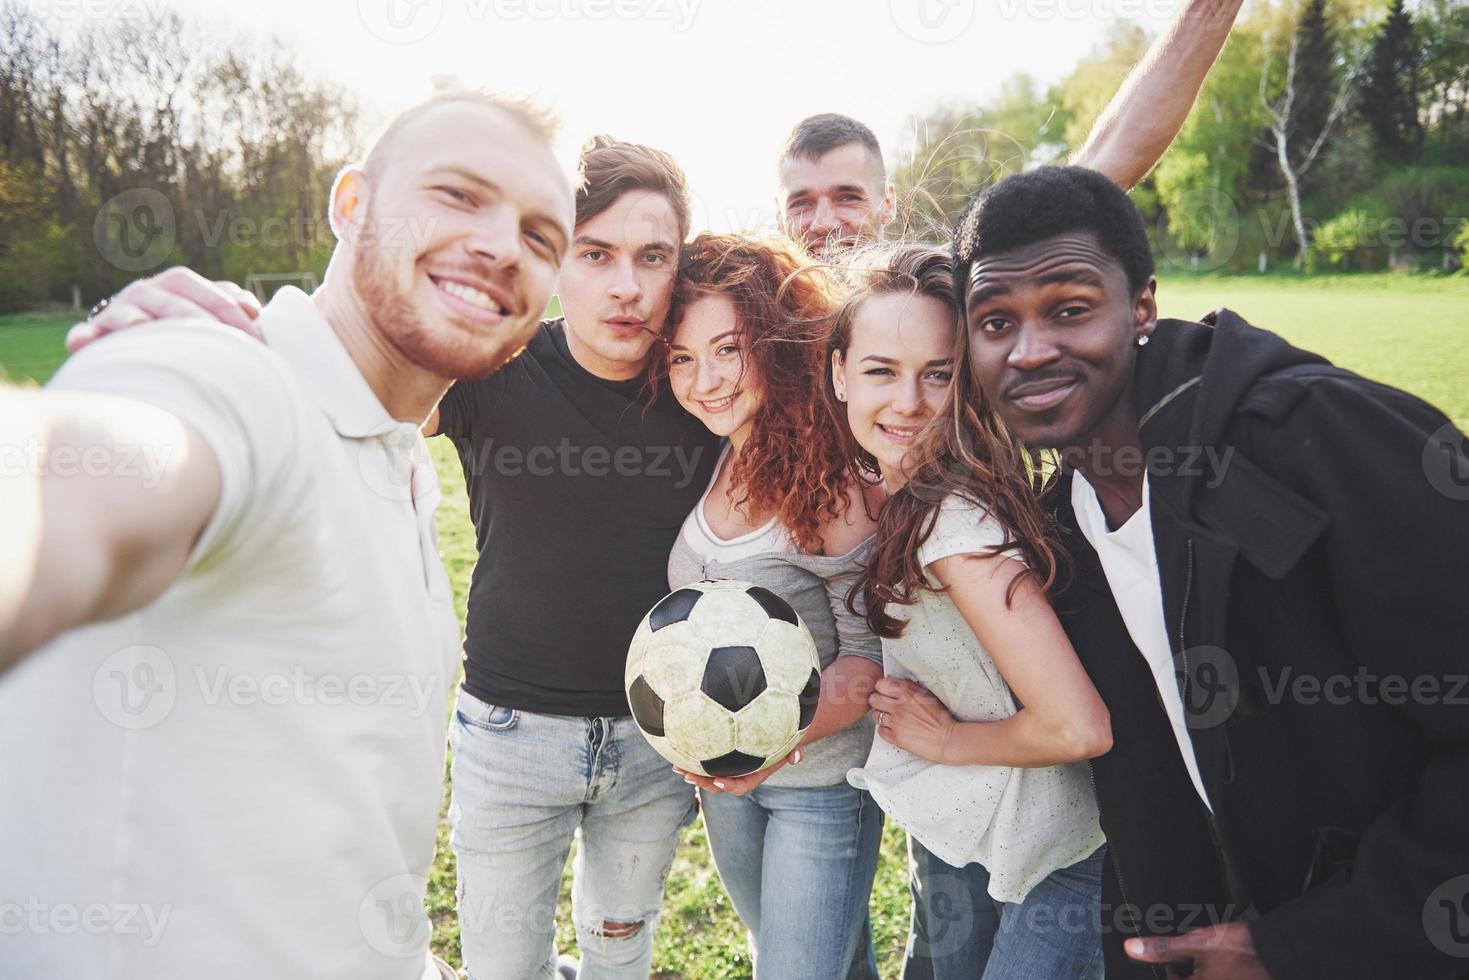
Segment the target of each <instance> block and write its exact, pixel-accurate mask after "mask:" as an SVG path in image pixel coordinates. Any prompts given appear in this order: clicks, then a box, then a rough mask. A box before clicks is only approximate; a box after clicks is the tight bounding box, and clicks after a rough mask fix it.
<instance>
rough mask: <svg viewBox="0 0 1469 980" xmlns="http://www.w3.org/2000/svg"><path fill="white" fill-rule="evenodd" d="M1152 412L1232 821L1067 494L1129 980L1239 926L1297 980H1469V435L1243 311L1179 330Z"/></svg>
mask: <svg viewBox="0 0 1469 980" xmlns="http://www.w3.org/2000/svg"><path fill="white" fill-rule="evenodd" d="M1136 393H1137V397H1138V406H1139V417H1140V418H1141V419H1142V424H1141V428H1140V431H1141V435H1142V442H1143V446H1144V449H1145V451H1146V453H1147V466H1148V474H1149V481H1150V489H1151V506H1152V526H1153V533H1154V539H1155V547H1156V551H1157V556H1158V566H1159V573H1160V578H1161V581H1162V587H1163V604H1164V613H1165V618H1166V622H1167V623H1168V627H1169V632H1170V642H1171V644H1172V646H1173V654H1174V658H1175V665H1176V669H1177V673H1178V676H1179V682H1180V685H1181V686H1182V690H1183V695H1184V704H1185V712H1186V717H1187V720H1188V724H1189V727H1190V734H1191V737H1192V741H1193V745H1194V749H1195V752H1196V754H1197V757H1198V760H1199V766H1200V770H1201V773H1202V777H1203V780H1204V785H1205V788H1206V789H1207V791H1208V794H1209V798H1210V800H1211V802H1212V803H1213V806H1214V814H1213V818H1212V819H1211V818H1210V815H1209V812H1208V810H1207V808H1205V807H1204V806H1203V804H1202V803H1201V802H1200V800H1199V798H1198V795H1197V793H1196V792H1195V790H1194V788H1193V785H1192V783H1191V782H1190V780H1189V778H1188V775H1187V773H1186V771H1185V769H1184V767H1183V762H1182V759H1181V756H1180V754H1179V752H1178V749H1177V745H1176V743H1175V741H1174V738H1173V735H1172V731H1171V729H1170V727H1169V725H1168V722H1167V719H1166V716H1165V714H1164V711H1163V708H1162V704H1161V701H1159V699H1158V697H1157V691H1156V688H1155V686H1154V683H1153V680H1152V675H1151V674H1150V673H1149V671H1148V669H1147V667H1146V665H1145V663H1144V661H1143V657H1142V654H1141V653H1140V652H1139V651H1138V650H1137V648H1136V647H1135V646H1134V645H1133V643H1132V641H1131V639H1130V638H1129V636H1128V634H1127V630H1126V627H1125V626H1124V625H1123V622H1122V619H1121V616H1120V614H1119V612H1118V610H1117V606H1116V604H1115V602H1114V601H1113V599H1112V595H1111V593H1110V591H1109V590H1108V586H1107V582H1106V579H1105V576H1104V575H1103V573H1102V570H1101V566H1100V563H1099V562H1098V559H1097V555H1096V552H1095V551H1093V550H1092V548H1091V547H1090V545H1088V544H1087V542H1086V539H1085V538H1084V537H1083V536H1082V535H1081V533H1080V531H1079V530H1078V528H1077V524H1076V519H1075V515H1074V513H1072V510H1071V505H1070V498H1071V475H1070V473H1067V472H1063V473H1062V474H1061V476H1060V478H1059V479H1058V480H1057V481H1056V483H1055V484H1054V485H1053V486H1052V488H1051V489H1050V491H1049V492H1048V494H1047V500H1048V501H1049V503H1050V506H1051V508H1052V510H1053V512H1054V513H1055V515H1056V517H1057V520H1058V523H1059V525H1060V528H1061V534H1062V538H1063V543H1064V544H1065V545H1066V547H1067V550H1068V551H1069V553H1070V554H1071V555H1072V556H1073V558H1074V560H1075V567H1074V569H1073V570H1072V573H1071V575H1070V578H1069V580H1067V581H1065V582H1064V584H1063V586H1062V587H1061V588H1060V589H1059V590H1058V592H1057V594H1056V596H1055V605H1056V609H1057V613H1058V614H1059V615H1060V617H1061V619H1062V621H1063V623H1064V624H1065V626H1066V629H1067V632H1068V634H1069V635H1070V637H1071V640H1072V642H1073V644H1074V645H1075V647H1076V650H1077V653H1078V655H1079V656H1080V658H1081V660H1082V662H1083V663H1084V665H1085V666H1086V669H1087V671H1088V672H1089V674H1090V675H1091V678H1092V680H1093V682H1094V683H1095V684H1096V686H1097V689H1098V690H1099V691H1100V693H1101V695H1102V697H1103V699H1104V700H1105V701H1106V703H1107V706H1108V709H1109V710H1110V713H1111V718H1112V726H1113V740H1114V741H1113V748H1112V750H1111V751H1110V752H1108V753H1107V754H1106V755H1104V756H1102V757H1100V758H1098V759H1096V760H1094V762H1093V763H1092V769H1093V776H1094V781H1095V784H1096V791H1097V799H1098V804H1099V806H1100V808H1101V814H1102V827H1103V829H1104V830H1105V832H1106V834H1107V839H1108V842H1109V854H1108V861H1109V865H1111V867H1110V868H1109V871H1108V875H1107V878H1106V879H1105V885H1104V887H1105V891H1104V895H1103V901H1104V907H1103V929H1104V945H1105V947H1106V954H1107V974H1108V976H1109V977H1149V976H1158V977H1161V976H1162V973H1161V971H1155V970H1154V969H1153V968H1151V967H1149V966H1147V965H1144V964H1138V963H1136V962H1134V961H1131V960H1129V959H1128V958H1127V957H1126V956H1125V955H1124V954H1123V952H1122V941H1123V940H1124V939H1126V938H1127V937H1128V936H1130V935H1139V934H1141V935H1166V934H1176V933H1180V932H1187V931H1191V930H1193V929H1196V928H1200V927H1202V926H1206V925H1211V924H1214V923H1216V922H1218V921H1223V920H1231V919H1243V920H1245V921H1249V922H1250V923H1251V926H1250V928H1251V932H1252V935H1253V937H1254V940H1255V944H1256V948H1257V950H1258V953H1259V955H1260V958H1261V960H1262V962H1263V963H1264V965H1265V967H1266V968H1267V969H1268V970H1269V971H1270V972H1271V974H1272V975H1273V976H1274V977H1275V978H1276V980H1322V978H1332V980H1341V978H1362V980H1368V978H1371V980H1382V978H1393V980H1396V978H1400V977H1401V978H1413V980H1435V978H1444V980H1448V978H1459V977H1469V959H1466V958H1460V957H1463V956H1465V955H1466V954H1469V897H1466V896H1469V878H1466V879H1464V880H1463V881H1462V882H1455V881H1454V879H1455V878H1456V877H1457V876H1460V875H1469V685H1466V675H1469V502H1466V498H1469V488H1463V487H1459V486H1458V485H1457V484H1453V483H1446V482H1445V471H1448V473H1449V474H1450V475H1452V472H1453V471H1452V470H1451V469H1450V464H1451V461H1450V460H1447V459H1444V458H1443V457H1442V452H1443V450H1442V447H1441V445H1440V444H1439V443H1437V442H1436V441H1435V438H1437V439H1443V438H1444V437H1446V436H1448V437H1450V438H1453V439H1454V440H1455V441H1454V442H1453V443H1452V444H1453V445H1454V446H1455V447H1457V446H1459V445H1461V443H1459V442H1458V441H1457V440H1458V439H1459V438H1461V437H1459V436H1457V433H1456V432H1455V431H1454V430H1453V429H1452V428H1451V427H1450V428H1448V429H1445V428H1444V427H1445V426H1448V425H1449V423H1448V421H1447V419H1446V418H1445V417H1444V415H1443V414H1442V413H1440V412H1439V411H1437V410H1436V409H1434V408H1433V407H1431V406H1429V405H1428V404H1426V403H1425V402H1423V401H1421V400H1420V399H1418V398H1415V397H1413V396H1411V395H1408V394H1405V393H1404V392H1401V391H1398V390H1396V389H1393V388H1389V387H1387V386H1385V385H1381V384H1377V383H1375V382H1372V381H1368V380H1367V379H1365V378H1362V377H1359V376H1357V375H1355V374H1352V373H1351V372H1349V371H1345V370H1341V369H1339V368H1336V367H1333V366H1332V365H1330V364H1329V363H1328V362H1326V361H1325V360H1323V359H1322V358H1320V357H1317V356H1316V355H1314V354H1309V353H1307V352H1304V351H1301V350H1298V349H1296V348H1294V347H1291V346H1290V345H1289V344H1287V343H1286V342H1285V341H1283V340H1281V339H1280V338H1279V337H1277V336H1276V335H1274V334H1271V333H1268V332H1265V331H1262V330H1258V329H1256V328H1254V327H1252V326H1250V325H1249V324H1247V323H1245V322H1244V321H1243V320H1242V319H1240V318H1239V317H1238V316H1236V315H1234V314H1232V313H1230V312H1229V311H1227V310H1223V311H1220V312H1219V313H1217V314H1215V315H1213V316H1211V317H1209V318H1207V322H1206V323H1203V324H1199V323H1188V322H1184V321H1178V320H1164V321H1161V322H1159V324H1158V327H1157V331H1156V332H1155V333H1154V334H1153V337H1152V341H1151V343H1150V344H1149V345H1148V346H1147V347H1145V348H1143V349H1141V350H1140V351H1139V352H1138V366H1137V374H1136ZM1435 454H1437V455H1435ZM1460 478H1462V476H1461V477H1460ZM1461 489H1462V490H1464V491H1465V492H1459V491H1460V490H1461ZM1398 678H1401V680H1398ZM1414 685H1417V687H1416V688H1415V686H1414ZM1460 885H1462V886H1463V887H1459V886H1460Z"/></svg>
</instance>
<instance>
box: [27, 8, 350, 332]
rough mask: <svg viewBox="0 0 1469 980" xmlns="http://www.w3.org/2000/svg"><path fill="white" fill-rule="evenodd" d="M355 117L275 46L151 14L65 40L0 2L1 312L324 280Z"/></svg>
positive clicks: (334, 89)
mask: <svg viewBox="0 0 1469 980" xmlns="http://www.w3.org/2000/svg"><path fill="white" fill-rule="evenodd" d="M360 114H361V110H360V107H359V105H358V103H357V101H356V100H355V99H354V98H352V97H351V95H350V94H348V93H346V92H345V91H343V90H342V89H341V88H340V87H339V86H337V85H334V84H332V83H331V82H329V81H326V80H323V79H321V78H318V77H316V76H315V75H313V74H312V73H311V72H310V71H308V70H307V69H305V68H304V67H303V66H302V63H301V59H300V57H299V55H298V53H297V52H295V51H294V50H292V49H291V48H290V47H289V46H287V45H285V44H283V43H281V42H279V41H276V40H249V39H245V40H239V39H234V40H231V41H230V42H229V43H228V44H227V45H225V44H220V43H219V42H217V41H215V40H213V39H211V37H210V36H209V35H207V34H206V33H205V31H204V30H203V29H202V27H201V26H199V25H196V24H193V23H191V22H188V21H186V20H184V19H183V18H181V17H180V16H179V15H178V14H177V13H175V12H156V13H144V12H143V11H142V10H139V11H137V12H135V13H134V14H132V15H130V16H128V17H124V18H116V19H113V20H109V21H107V22H105V23H102V24H93V25H91V26H82V27H80V28H76V29H73V30H71V31H66V32H63V31H59V30H55V29H53V28H52V27H51V26H50V25H49V24H48V23H47V22H45V21H42V20H41V19H40V18H39V17H38V16H37V14H36V13H35V12H34V11H33V10H32V9H30V8H28V7H26V6H23V5H21V4H18V3H14V2H3V3H0V311H5V310H15V309H24V308H28V307H33V306H36V305H38V304H41V303H46V302H52V301H69V300H71V298H72V293H73V288H75V289H76V291H77V293H78V294H79V295H80V297H81V298H82V302H83V303H84V305H90V304H91V303H92V302H93V301H94V300H95V299H96V298H98V297H101V296H106V295H109V294H110V293H112V292H114V291H116V290H117V289H118V288H120V287H121V286H122V285H124V284H126V283H127V282H128V281H129V280H131V279H132V278H134V277H136V276H137V275H139V274H140V273H142V272H145V271H149V270H151V269H154V268H157V267H159V266H160V265H165V264H175V263H182V264H186V265H189V266H191V267H193V268H195V269H197V270H199V271H200V272H202V273H203V274H205V275H207V276H210V277H211V278H220V279H224V278H228V279H233V280H235V281H237V282H239V281H242V280H243V279H244V278H245V277H246V276H247V275H249V274H251V273H259V272H290V273H300V272H305V273H314V274H316V275H320V273H321V272H322V271H323V270H324V269H325V266H326V261H327V258H328V257H329V256H330V254H331V246H332V238H331V234H330V230H329V229H328V228H327V227H326V225H325V221H326V211H327V200H326V198H327V189H328V187H329V184H330V181H331V179H332V176H333V175H334V174H335V173H336V171H337V169H338V168H339V167H340V166H341V165H342V163H343V162H344V161H345V160H346V159H348V158H349V156H350V153H351V151H352V149H353V148H354V145H355V143H356V139H357V135H358V134H357V128H358V122H359V118H360Z"/></svg>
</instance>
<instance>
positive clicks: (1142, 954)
mask: <svg viewBox="0 0 1469 980" xmlns="http://www.w3.org/2000/svg"><path fill="white" fill-rule="evenodd" d="M1122 948H1123V949H1125V950H1126V951H1127V955H1128V956H1131V957H1132V958H1133V959H1135V960H1141V961H1142V962H1144V963H1169V962H1172V961H1173V960H1176V959H1178V958H1179V957H1180V956H1185V955H1187V954H1189V953H1192V952H1194V944H1193V943H1191V942H1189V939H1188V936H1149V937H1148V938H1146V939H1129V940H1128V941H1127V942H1126V943H1124V944H1123V946H1122Z"/></svg>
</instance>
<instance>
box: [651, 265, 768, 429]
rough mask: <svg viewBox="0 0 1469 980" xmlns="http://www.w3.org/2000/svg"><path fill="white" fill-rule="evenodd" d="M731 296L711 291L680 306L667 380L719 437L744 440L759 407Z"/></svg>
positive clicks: (682, 401) (682, 402)
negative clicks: (680, 315) (680, 316)
mask: <svg viewBox="0 0 1469 980" xmlns="http://www.w3.org/2000/svg"><path fill="white" fill-rule="evenodd" d="M738 328H739V324H738V321H737V320H736V315H735V307H734V303H733V301H731V300H730V298H729V297H728V296H724V295H721V294H719V293H710V294H708V295H705V296H701V297H700V298H699V299H696V300H694V301H693V302H692V303H690V304H689V305H688V307H687V308H686V309H685V310H684V313H683V317H682V319H680V320H679V324H678V329H677V330H676V331H675V332H674V335H673V341H672V343H670V344H669V354H668V384H669V387H671V388H672V389H673V395H674V397H675V398H677V399H678V403H679V404H680V405H682V406H683V407H684V409H685V410H686V411H688V412H689V414H691V415H693V416H694V417H695V418H697V419H698V420H699V421H700V422H703V423H704V425H705V426H706V427H707V428H708V429H709V431H710V432H712V433H714V434H715V435H717V436H730V437H733V438H734V440H735V441H736V442H743V441H744V439H745V437H746V436H748V435H749V432H750V427H751V426H752V425H753V423H754V419H755V413H756V412H758V411H759V410H760V403H761V397H760V384H759V381H758V380H757V379H756V378H755V377H754V375H753V374H752V373H751V372H750V370H749V369H748V368H747V367H746V364H745V358H744V354H743V351H742V349H741V345H740V337H739V329H738Z"/></svg>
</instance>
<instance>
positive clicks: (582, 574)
mask: <svg viewBox="0 0 1469 980" xmlns="http://www.w3.org/2000/svg"><path fill="white" fill-rule="evenodd" d="M439 431H440V432H442V433H443V434H444V435H447V436H448V437H449V438H450V439H452V440H453V441H454V444H455V447H456V448H457V449H458V451H459V460H460V462H461V463H462V464H463V465H464V475H465V481H466V483H467V486H468V491H469V513H470V517H471V519H472V520H473V521H474V529H475V540H476V544H477V546H478V548H479V561H478V562H477V563H476V564H475V566H474V575H473V577H472V578H471V580H470V586H469V613H468V620H467V622H466V624H465V634H466V635H465V640H464V653H465V665H464V675H465V676H464V687H465V689H466V690H468V691H469V693H470V694H473V695H474V696H475V697H477V698H479V699H481V700H482V701H486V702H488V703H490V704H495V705H503V706H505V707H509V708H520V709H523V710H526V711H535V712H541V713H543V714H553V715H575V716H581V717H592V716H620V715H627V714H628V713H629V712H628V706H627V696H626V694H624V693H623V686H622V681H623V676H622V675H623V666H624V662H625V661H626V659H627V647H628V644H629V643H630V642H631V641H632V636H633V632H634V631H635V630H636V629H637V626H638V623H639V622H640V621H641V620H642V618H643V616H644V615H645V614H646V613H647V611H648V610H649V608H651V607H652V605H653V604H654V603H655V602H657V601H658V600H659V599H660V598H662V597H663V595H664V594H665V593H666V592H667V591H668V552H669V550H670V549H671V548H672V547H673V542H674V539H675V538H676V537H677V535H678V532H679V528H680V527H681V526H682V524H683V521H684V518H685V517H687V516H688V513H689V511H690V510H692V509H693V508H694V506H695V504H697V503H698V500H699V498H700V496H701V495H702V494H703V492H704V489H705V487H707V486H708V484H709V480H710V478H711V476H712V475H713V469H714V465H715V463H716V461H717V459H718V455H719V454H718V449H717V446H718V439H717V438H716V437H715V436H713V435H712V434H710V432H709V430H708V429H706V428H704V426H703V425H701V424H699V422H698V421H697V420H695V419H694V418H693V417H691V416H690V415H688V414H687V413H686V412H685V411H684V410H683V409H682V408H680V407H679V405H678V403H677V402H676V401H675V400H674V399H673V397H672V393H671V392H669V391H668V390H667V389H665V390H663V391H662V392H661V393H660V395H659V398H658V399H657V401H656V402H654V403H653V404H651V405H650V404H649V403H648V397H647V391H646V382H645V380H644V379H643V378H642V377H639V378H636V379H634V380H631V381H606V380H603V379H601V378H598V377H597V376H596V375H594V374H592V373H590V372H588V371H587V370H585V369H584V368H583V367H582V366H581V365H579V364H577V363H576V361H575V360H574V359H573V358H572V356H571V351H570V350H569V349H568V347H567V345H566V329H565V324H564V323H563V321H561V320H550V321H546V322H544V323H542V324H541V327H540V329H539V330H537V331H536V334H535V336H534V338H532V340H531V342H530V344H529V346H528V347H527V348H526V350H525V353H523V354H522V355H521V356H520V357H518V358H516V359H515V360H514V361H512V362H511V363H510V364H508V365H506V366H505V367H504V368H502V369H500V370H499V371H497V372H496V373H495V374H493V375H491V376H490V377H488V378H486V379H484V380H482V381H473V382H460V383H459V384H456V385H454V387H452V388H450V389H449V393H448V394H447V395H445V396H444V400H443V402H442V403H441V404H440V405H439Z"/></svg>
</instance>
